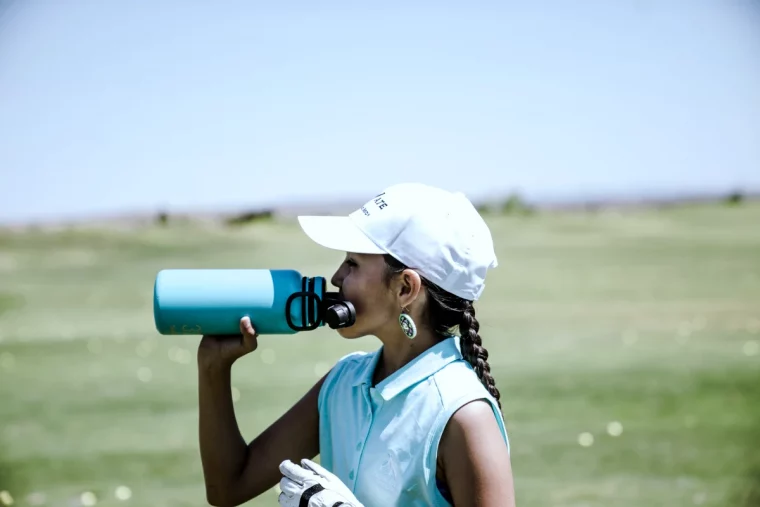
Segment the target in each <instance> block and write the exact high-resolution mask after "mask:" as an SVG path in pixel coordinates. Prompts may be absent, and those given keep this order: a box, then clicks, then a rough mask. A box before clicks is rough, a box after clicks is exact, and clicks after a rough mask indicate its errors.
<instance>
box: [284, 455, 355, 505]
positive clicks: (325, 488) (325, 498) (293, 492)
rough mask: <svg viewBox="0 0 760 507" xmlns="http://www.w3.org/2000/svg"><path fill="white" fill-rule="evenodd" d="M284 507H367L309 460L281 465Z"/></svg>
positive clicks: (334, 477)
mask: <svg viewBox="0 0 760 507" xmlns="http://www.w3.org/2000/svg"><path fill="white" fill-rule="evenodd" d="M280 472H282V475H283V477H282V480H280V490H281V491H282V493H280V496H279V498H278V499H277V501H278V502H279V503H280V505H281V506H282V507H336V506H342V507H364V506H363V505H362V504H361V503H360V502H359V500H357V499H356V497H355V496H354V494H353V493H351V490H350V489H348V487H346V485H345V484H343V482H341V480H340V479H338V478H337V477H336V476H335V475H333V474H332V473H330V472H328V471H327V469H325V468H324V467H322V466H320V465H317V464H316V463H314V462H313V461H311V460H309V459H302V460H301V465H300V466H299V465H297V464H295V463H293V462H292V461H290V460H285V461H283V462H282V463H280Z"/></svg>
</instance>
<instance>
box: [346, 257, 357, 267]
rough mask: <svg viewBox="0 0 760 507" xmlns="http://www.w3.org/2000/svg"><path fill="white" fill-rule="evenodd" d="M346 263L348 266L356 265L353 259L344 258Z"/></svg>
mask: <svg viewBox="0 0 760 507" xmlns="http://www.w3.org/2000/svg"><path fill="white" fill-rule="evenodd" d="M346 264H348V265H349V266H357V264H356V262H355V261H354V260H353V259H346Z"/></svg>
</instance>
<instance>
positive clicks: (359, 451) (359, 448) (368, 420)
mask: <svg viewBox="0 0 760 507" xmlns="http://www.w3.org/2000/svg"><path fill="white" fill-rule="evenodd" d="M363 394H364V407H365V410H366V411H367V416H366V417H365V422H364V431H363V433H364V437H363V440H361V441H359V442H357V443H356V459H355V462H354V463H355V464H354V468H353V470H351V471H350V472H349V473H348V478H349V479H350V480H351V490H352V491H355V490H356V471H357V470H359V465H360V464H361V461H362V455H363V451H364V446H365V444H366V443H367V438H369V432H370V429H371V428H372V402H371V401H370V395H369V392H368V391H364V393H363Z"/></svg>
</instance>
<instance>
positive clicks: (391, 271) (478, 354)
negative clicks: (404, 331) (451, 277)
mask: <svg viewBox="0 0 760 507" xmlns="http://www.w3.org/2000/svg"><path fill="white" fill-rule="evenodd" d="M383 258H384V259H385V263H386V265H387V267H388V269H387V271H386V280H385V281H386V283H390V280H391V278H393V276H395V275H397V274H399V273H401V272H402V271H404V270H405V269H407V267H406V266H405V265H404V264H403V263H401V262H399V261H398V259H396V258H395V257H393V256H391V255H388V254H385V255H383ZM420 278H422V284H423V286H424V287H425V290H426V291H427V295H428V304H427V307H426V308H425V310H424V319H425V321H426V323H427V324H428V325H429V326H430V328H431V329H432V330H433V332H434V333H435V334H436V335H437V336H440V337H441V338H443V337H444V336H448V335H450V334H451V333H452V332H453V331H454V329H455V328H458V330H459V335H460V336H461V339H460V346H461V349H462V356H463V357H464V359H465V360H466V361H467V362H468V363H470V364H471V365H472V367H473V369H474V370H475V373H477V374H478V378H479V379H480V382H481V383H482V384H483V385H484V386H485V388H486V389H487V390H488V392H489V393H490V394H491V396H493V397H494V398H495V399H496V403H498V404H499V408H501V401H499V397H500V395H499V390H498V389H496V382H495V381H494V378H493V376H492V375H491V366H490V365H489V364H488V351H487V350H486V348H485V347H484V346H483V341H482V340H481V338H480V335H479V334H478V330H479V329H480V323H478V320H477V319H476V318H475V307H474V306H472V302H470V301H468V300H466V299H463V298H460V297H458V296H455V295H454V294H451V293H450V292H447V291H445V290H443V289H441V288H440V287H439V286H437V285H435V284H434V283H432V282H430V281H429V280H426V279H425V278H424V277H420Z"/></svg>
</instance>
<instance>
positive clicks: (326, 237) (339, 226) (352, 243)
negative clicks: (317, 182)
mask: <svg viewBox="0 0 760 507" xmlns="http://www.w3.org/2000/svg"><path fill="white" fill-rule="evenodd" d="M298 223H299V224H300V225H301V229H303V232H305V233H306V235H307V236H309V238H311V240H312V241H314V242H315V243H317V244H318V245H322V246H323V247H325V248H330V249H332V250H342V251H344V252H353V253H364V254H384V253H386V252H385V251H384V250H382V249H381V248H379V247H378V246H377V245H376V244H375V243H374V242H373V241H372V240H371V239H369V238H368V237H367V236H366V235H365V234H364V233H363V232H362V230H361V229H359V228H358V227H357V226H356V224H354V222H353V221H352V220H351V219H350V218H349V217H330V216H316V217H313V216H300V217H298Z"/></svg>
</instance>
